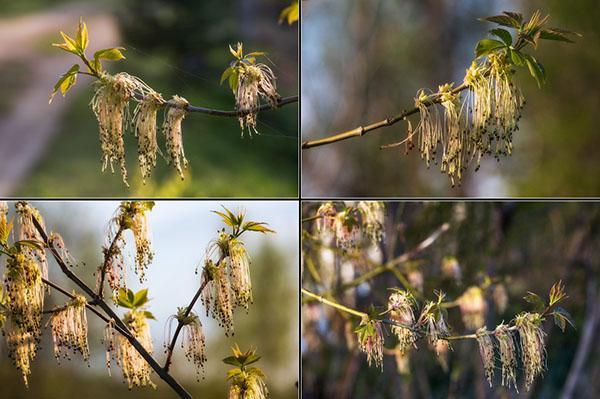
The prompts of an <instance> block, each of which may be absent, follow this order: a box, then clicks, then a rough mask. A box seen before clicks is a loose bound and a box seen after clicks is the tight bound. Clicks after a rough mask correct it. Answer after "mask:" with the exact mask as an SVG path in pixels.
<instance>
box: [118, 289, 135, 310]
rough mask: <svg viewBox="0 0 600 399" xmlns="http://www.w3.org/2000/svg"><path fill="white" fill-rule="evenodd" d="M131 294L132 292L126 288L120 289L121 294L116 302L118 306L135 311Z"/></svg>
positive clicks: (119, 293)
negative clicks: (130, 297)
mask: <svg viewBox="0 0 600 399" xmlns="http://www.w3.org/2000/svg"><path fill="white" fill-rule="evenodd" d="M130 292H131V290H126V289H125V288H119V292H118V294H117V301H116V302H117V305H119V306H121V307H124V308H128V309H133V303H132V301H131V300H130V299H129V293H130ZM132 294H133V293H132Z"/></svg>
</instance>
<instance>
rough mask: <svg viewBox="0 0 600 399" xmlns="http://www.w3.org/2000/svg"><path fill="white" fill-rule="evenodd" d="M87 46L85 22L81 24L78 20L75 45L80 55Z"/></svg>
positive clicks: (81, 20) (80, 20) (81, 21)
mask: <svg viewBox="0 0 600 399" xmlns="http://www.w3.org/2000/svg"><path fill="white" fill-rule="evenodd" d="M88 44H89V38H88V30H87V25H86V24H85V22H83V19H79V25H78V26H77V45H78V47H79V50H80V51H81V53H82V54H83V52H84V51H85V49H86V48H87V46H88Z"/></svg>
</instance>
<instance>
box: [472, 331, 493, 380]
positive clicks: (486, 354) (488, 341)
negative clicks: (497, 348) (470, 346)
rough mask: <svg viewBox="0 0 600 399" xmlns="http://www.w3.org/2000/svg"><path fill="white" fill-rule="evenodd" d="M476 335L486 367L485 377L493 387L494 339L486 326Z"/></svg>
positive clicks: (484, 366)
mask: <svg viewBox="0 0 600 399" xmlns="http://www.w3.org/2000/svg"><path fill="white" fill-rule="evenodd" d="M475 335H476V336H477V343H478V344H479V354H480V355H481V361H482V362H483V368H484V369H485V377H486V378H487V380H488V383H489V384H490V388H491V387H492V382H493V381H494V341H493V338H492V336H491V335H490V333H489V332H488V331H487V330H486V329H485V327H481V328H480V329H478V330H477V332H476V334H475Z"/></svg>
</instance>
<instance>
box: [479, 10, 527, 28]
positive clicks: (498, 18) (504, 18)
mask: <svg viewBox="0 0 600 399" xmlns="http://www.w3.org/2000/svg"><path fill="white" fill-rule="evenodd" d="M510 14H514V13H510ZM480 20H481V21H488V22H493V23H496V24H498V25H502V26H508V27H510V28H516V29H519V28H520V27H521V23H520V22H519V21H518V20H517V19H515V18H514V16H513V15H493V16H491V17H485V18H480Z"/></svg>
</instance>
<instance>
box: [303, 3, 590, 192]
mask: <svg viewBox="0 0 600 399" xmlns="http://www.w3.org/2000/svg"><path fill="white" fill-rule="evenodd" d="M303 5H304V8H303V20H302V22H303V31H302V33H303V35H302V49H303V58H302V68H301V69H302V78H303V80H302V82H303V85H302V98H303V107H302V136H303V140H306V139H309V138H310V139H314V138H320V137H323V136H325V135H326V134H328V133H336V132H339V131H344V130H347V129H350V128H354V127H357V126H359V125H361V124H365V123H366V122H374V121H378V120H381V119H384V118H385V117H388V116H392V115H396V114H397V113H399V112H400V111H402V110H403V109H408V108H411V107H412V106H413V100H412V99H413V97H414V96H415V93H416V92H417V90H418V89H421V88H432V89H435V88H437V85H438V84H442V83H444V82H447V81H455V82H457V83H458V82H459V81H461V80H462V77H463V76H464V71H465V69H466V68H467V67H468V66H469V65H470V62H471V59H472V58H473V49H474V48H475V44H476V43H477V41H478V40H479V39H481V38H483V37H485V36H486V31H487V30H489V29H492V28H493V27H494V25H493V24H490V23H486V22H480V21H477V18H479V17H483V16H487V15H496V14H498V13H500V12H501V11H504V10H507V11H510V10H515V11H519V12H522V13H523V14H524V15H526V16H528V15H530V14H531V12H532V11H533V10H535V9H540V10H541V11H542V13H544V14H550V25H551V26H561V27H564V28H566V29H572V30H575V31H578V32H580V33H582V34H583V35H584V37H583V38H578V39H577V43H576V44H564V43H559V44H557V43H551V42H546V43H542V44H541V45H540V46H539V47H538V50H537V51H534V55H535V56H536V58H538V59H539V60H541V62H542V63H543V64H544V66H545V67H546V71H547V79H546V81H547V84H546V85H545V86H544V87H543V88H542V89H541V90H540V89H538V88H537V85H536V83H535V81H533V80H532V79H531V78H530V77H529V74H528V73H527V71H519V73H518V76H517V81H518V82H519V84H520V85H521V87H522V90H523V93H524V95H525V98H526V100H527V105H526V106H525V109H524V113H523V119H522V120H521V123H520V130H519V131H518V132H517V133H516V134H515V137H514V142H515V145H514V152H513V156H512V157H510V158H506V159H503V160H502V162H500V163H496V162H495V161H494V160H491V161H490V162H486V163H483V164H482V168H481V170H480V171H479V172H477V173H474V172H473V171H472V170H471V171H470V172H469V173H468V174H467V175H466V176H465V178H464V179H463V184H462V187H460V188H456V189H451V187H450V185H449V184H448V182H447V181H446V179H445V178H444V176H443V175H441V174H440V173H439V171H438V170H436V169H435V168H433V167H432V168H431V169H430V170H427V169H426V167H425V165H424V162H423V161H422V160H421V159H420V158H419V155H418V153H417V151H412V152H411V153H409V154H408V155H404V147H399V148H396V149H393V150H379V146H380V145H382V144H388V143H392V142H395V141H399V140H401V139H402V138H404V137H406V123H399V124H396V125H394V126H393V127H390V128H385V129H382V130H379V131H375V132H372V133H370V134H369V135H367V136H366V137H363V138H359V139H352V140H348V141H346V142H341V143H337V144H333V145H329V146H325V147H321V148H315V149H311V150H305V151H303V152H302V156H303V159H302V161H303V189H304V190H305V191H304V193H305V194H307V195H313V196H321V195H324V194H325V193H327V194H328V195H335V196H352V195H356V196H362V195H371V196H378V195H381V196H394V195H396V196H398V195H399V196H440V195H444V196H455V195H467V196H495V197H498V196H595V195H597V194H598V192H600V183H599V182H600V179H599V178H598V177H599V176H600V166H599V165H598V162H596V156H595V153H594V151H593V150H591V149H593V148H596V147H597V146H598V145H599V144H600V141H599V140H600V139H599V136H598V134H597V129H596V126H597V125H598V122H599V120H598V118H599V117H598V112H596V111H597V109H598V98H599V96H598V94H599V91H600V86H599V80H598V78H597V76H596V73H595V71H596V70H597V69H598V67H599V64H600V40H599V34H600V30H599V28H598V25H597V24H596V22H595V21H597V20H598V18H599V17H600V15H599V12H600V11H598V7H596V2H594V1H592V0H581V1H577V2H564V1H558V0H550V1H520V0H518V1H508V0H484V1H481V0H467V1H461V2H455V1H418V0H407V1H385V0H363V1H357V2H339V1H332V0H315V1H312V0H311V1H310V2H305V3H304V4H303Z"/></svg>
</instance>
